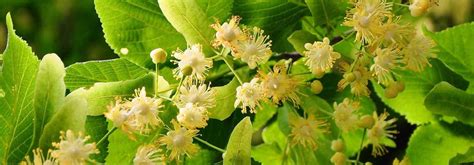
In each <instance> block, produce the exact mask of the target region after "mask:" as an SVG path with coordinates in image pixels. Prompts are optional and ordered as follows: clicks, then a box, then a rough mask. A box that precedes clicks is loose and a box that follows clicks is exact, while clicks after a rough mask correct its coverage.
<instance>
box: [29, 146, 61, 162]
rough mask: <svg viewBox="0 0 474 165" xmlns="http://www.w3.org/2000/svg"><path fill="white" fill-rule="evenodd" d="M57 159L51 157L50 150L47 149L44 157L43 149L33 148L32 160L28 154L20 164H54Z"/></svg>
mask: <svg viewBox="0 0 474 165" xmlns="http://www.w3.org/2000/svg"><path fill="white" fill-rule="evenodd" d="M56 164H58V162H57V160H56V159H54V158H53V157H51V150H48V153H47V154H46V157H44V156H43V151H42V150H41V149H40V148H37V149H35V150H33V162H32V161H31V160H30V158H29V156H26V157H25V161H22V162H20V165H56Z"/></svg>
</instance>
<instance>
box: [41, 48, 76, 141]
mask: <svg viewBox="0 0 474 165" xmlns="http://www.w3.org/2000/svg"><path fill="white" fill-rule="evenodd" d="M65 75H66V71H65V70H64V64H63V62H62V61H61V59H60V58H59V57H58V56H57V55H56V54H47V55H45V56H44V57H43V59H42V60H41V62H40V64H39V70H38V74H37V76H36V87H35V100H34V106H35V120H36V121H38V122H35V139H34V143H37V141H38V140H39V138H40V135H42V131H43V128H44V126H45V125H46V123H48V121H49V120H50V119H51V118H52V117H53V115H54V113H55V112H57V111H58V110H59V108H61V105H62V104H63V102H64V95H65V93H66V85H65V84H64V76H65ZM84 111H85V110H84Z"/></svg>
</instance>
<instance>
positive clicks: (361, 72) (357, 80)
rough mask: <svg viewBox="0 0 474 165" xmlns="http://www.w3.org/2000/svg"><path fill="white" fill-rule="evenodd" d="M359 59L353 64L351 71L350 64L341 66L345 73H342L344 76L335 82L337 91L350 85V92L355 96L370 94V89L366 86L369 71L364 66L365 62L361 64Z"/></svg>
mask: <svg viewBox="0 0 474 165" xmlns="http://www.w3.org/2000/svg"><path fill="white" fill-rule="evenodd" d="M360 61H362V60H359V62H357V63H356V64H355V65H354V68H353V70H352V72H351V71H350V66H348V65H347V66H342V67H343V69H344V70H346V73H345V74H344V78H343V79H341V81H339V83H338V84H337V86H338V91H342V90H343V89H344V88H346V87H347V86H348V85H350V86H351V93H352V94H354V95H355V96H368V95H369V94H370V90H369V88H368V87H367V85H368V84H369V79H370V72H369V70H368V69H367V67H365V64H362V63H361V62H360Z"/></svg>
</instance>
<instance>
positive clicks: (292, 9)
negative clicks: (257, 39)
mask: <svg viewBox="0 0 474 165" xmlns="http://www.w3.org/2000/svg"><path fill="white" fill-rule="evenodd" d="M234 2H235V3H234V8H233V13H234V14H235V15H239V16H241V17H242V21H241V23H242V24H245V25H249V26H257V27H259V28H261V29H263V30H265V35H270V39H271V40H272V50H274V51H276V52H285V51H293V50H294V48H293V47H292V46H291V44H289V42H288V40H287V38H288V37H289V36H290V35H291V34H292V33H293V31H294V30H296V29H300V26H299V25H298V24H297V23H298V21H295V20H300V19H301V18H302V17H303V16H304V15H305V14H306V13H308V8H307V7H306V6H304V5H301V4H298V3H294V2H290V1H288V0H259V1H255V0H234Z"/></svg>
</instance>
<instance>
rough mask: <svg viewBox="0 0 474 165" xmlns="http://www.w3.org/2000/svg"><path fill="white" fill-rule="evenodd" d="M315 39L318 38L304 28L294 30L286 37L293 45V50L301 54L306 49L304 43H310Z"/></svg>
mask: <svg viewBox="0 0 474 165" xmlns="http://www.w3.org/2000/svg"><path fill="white" fill-rule="evenodd" d="M317 39H318V38H317V37H316V36H315V35H313V34H311V33H310V32H307V31H305V30H297V31H294V32H293V33H292V34H291V35H290V36H289V37H288V41H289V42H290V43H291V45H293V47H294V48H295V50H296V51H297V52H298V53H300V54H303V52H304V51H306V49H305V48H304V44H306V43H311V44H312V43H313V42H314V41H316V40H317Z"/></svg>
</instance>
